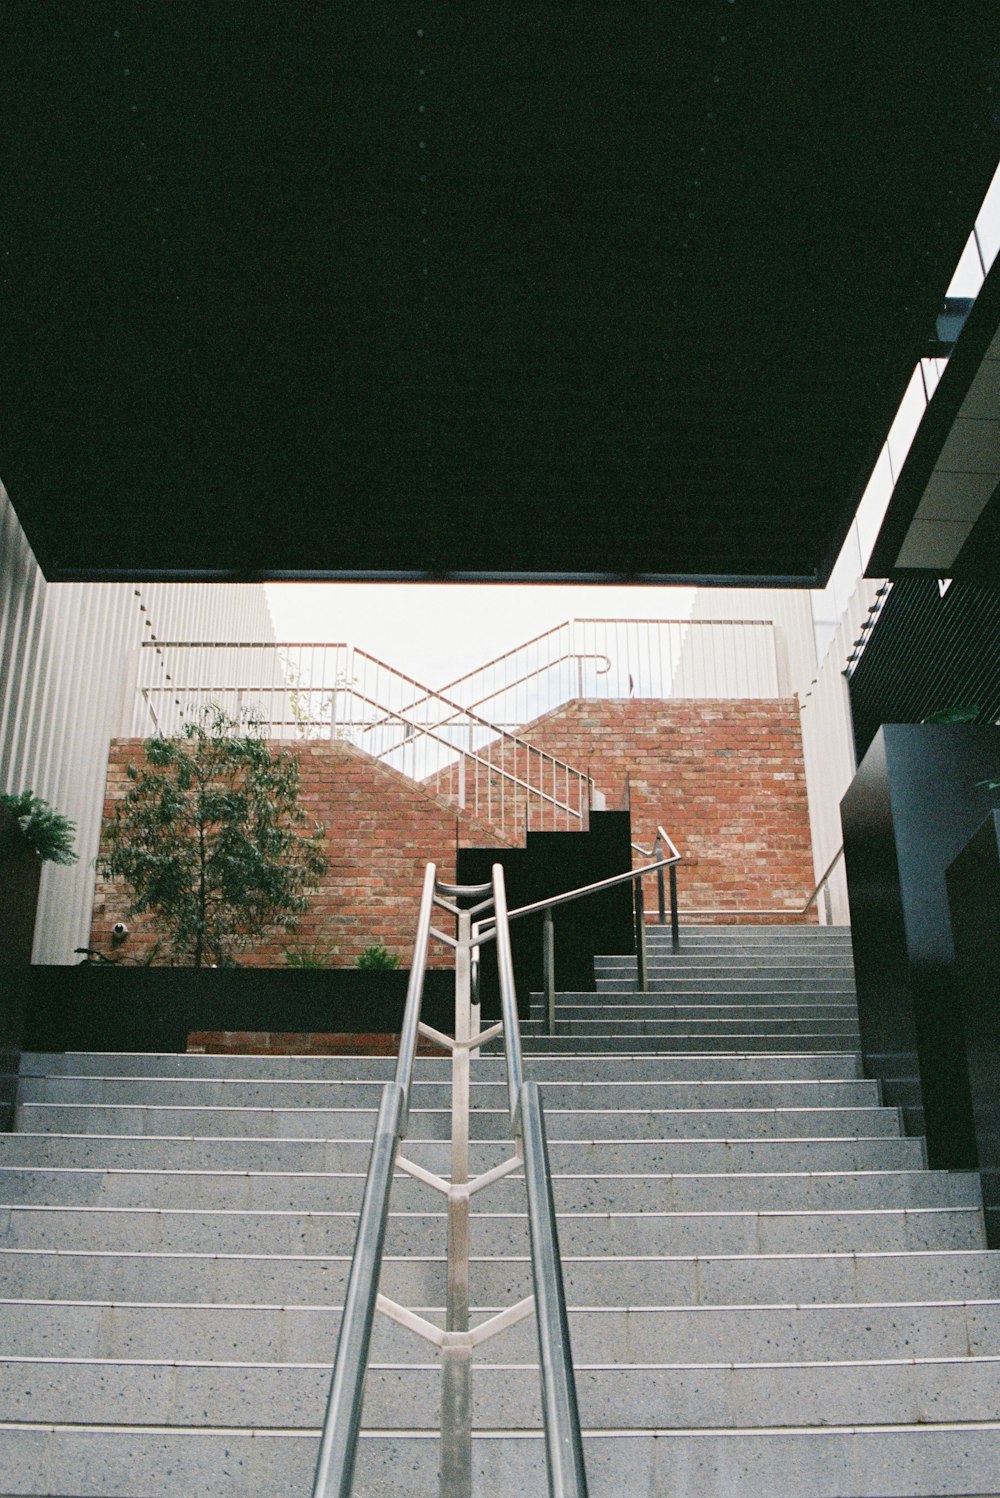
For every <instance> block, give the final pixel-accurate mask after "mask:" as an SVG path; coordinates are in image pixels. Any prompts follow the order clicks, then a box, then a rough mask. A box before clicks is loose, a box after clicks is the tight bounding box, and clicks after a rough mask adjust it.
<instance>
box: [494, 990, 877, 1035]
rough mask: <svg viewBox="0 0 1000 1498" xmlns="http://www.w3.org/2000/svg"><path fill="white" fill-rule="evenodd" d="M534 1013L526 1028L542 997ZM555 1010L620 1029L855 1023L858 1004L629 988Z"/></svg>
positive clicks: (539, 1010)
mask: <svg viewBox="0 0 1000 1498" xmlns="http://www.w3.org/2000/svg"><path fill="white" fill-rule="evenodd" d="M531 1013H532V1019H531V1020H530V1021H526V1020H522V1021H521V1025H522V1029H524V1028H527V1027H530V1026H531V1025H533V1024H537V1023H538V1021H539V1019H540V1018H541V1017H542V1016H543V1015H544V1013H545V1008H544V1004H543V1002H542V998H541V995H538V996H537V997H536V996H535V995H532V1010H531ZM556 1013H557V1015H558V1018H559V1020H560V1022H563V1021H566V1020H577V1019H585V1020H592V1021H596V1022H597V1023H599V1024H603V1025H604V1027H605V1029H608V1030H614V1029H617V1027H618V1025H619V1023H620V1022H621V1021H622V1020H642V1021H643V1022H644V1023H648V1022H650V1021H656V1020H671V1021H674V1020H689V1021H693V1022H695V1023H697V1022H698V1021H702V1020H713V1021H715V1020H731V1021H743V1020H748V1021H751V1022H753V1023H761V1022H762V1021H766V1020H772V1019H774V1020H794V1021H795V1023H796V1024H798V1025H801V1024H811V1022H812V1021H813V1020H839V1021H841V1022H846V1023H848V1024H851V1025H853V1024H855V1023H856V1021H857V1004H856V1003H855V1002H854V1000H853V999H852V1000H851V1001H850V1002H849V1003H845V1002H843V1001H841V1000H838V999H836V998H834V999H832V1000H827V999H825V998H823V999H821V998H817V999H816V1002H815V1003H812V1002H810V1003H800V1002H799V1001H797V1000H796V1001H795V1002H792V1003H788V1002H786V1001H785V1000H784V999H781V998H778V999H775V1000H774V1001H773V1002H770V1001H768V1002H759V1001H757V1000H756V999H755V1000H753V1001H752V1002H751V1001H747V1002H743V1001H742V1000H736V1001H733V1000H730V999H729V998H728V997H727V996H724V995H720V996H719V997H718V998H716V997H715V996H714V995H713V996H711V997H709V996H707V995H706V996H705V997H704V998H698V999H696V1000H695V1001H694V1002H690V1000H689V998H685V997H684V996H680V997H678V998H677V999H674V998H673V997H671V996H670V995H667V994H664V993H662V992H661V993H653V992H650V993H649V994H646V995H639V996H638V997H637V996H636V995H635V994H632V993H628V992H616V993H614V994H611V993H607V994H580V995H579V996H577V995H575V994H574V995H572V996H571V1002H568V1003H567V1002H566V1001H565V1000H564V999H563V998H562V997H561V996H560V999H559V1003H558V1005H557V1008H556ZM692 1033H696V1032H695V1031H692Z"/></svg>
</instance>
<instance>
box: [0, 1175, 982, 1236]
mask: <svg viewBox="0 0 1000 1498" xmlns="http://www.w3.org/2000/svg"><path fill="white" fill-rule="evenodd" d="M553 1184H554V1191H555V1197H556V1204H557V1206H558V1208H559V1210H560V1211H564V1212H586V1211H592V1212H602V1213H615V1212H620V1211H626V1212H642V1211H653V1212H656V1211H661V1212H663V1211H679V1212H707V1213H712V1212H715V1213H718V1212H722V1213H725V1212H739V1211H749V1212H751V1213H753V1214H756V1213H757V1212H765V1213H767V1212H788V1211H793V1212H809V1211H826V1212H837V1211H855V1210H858V1211H862V1210H877V1209H880V1208H885V1207H891V1206H895V1207H899V1208H901V1209H907V1208H920V1207H942V1208H943V1207H956V1208H962V1207H973V1208H975V1209H976V1210H979V1203H980V1191H979V1177H978V1175H974V1174H971V1173H969V1174H956V1175H952V1174H949V1173H947V1172H944V1171H939V1172H930V1171H924V1170H921V1169H919V1168H910V1169H904V1170H899V1171H891V1170H884V1171H878V1172H865V1173H860V1174H855V1173H853V1172H849V1173H843V1172H835V1171H834V1172H820V1173H816V1174H814V1173H776V1174H759V1173H750V1172H747V1173H742V1174H728V1173H726V1172H725V1171H718V1172H716V1173H713V1174H709V1175H700V1174H697V1173H688V1174H677V1175H657V1174H655V1173H652V1172H650V1173H648V1174H632V1175H614V1174H611V1175H602V1176H578V1177H575V1178H574V1177H569V1176H565V1175H564V1176H558V1175H557V1176H556V1178H555V1180H554V1183H553ZM363 1191H364V1175H363V1173H361V1172H356V1173H355V1174H352V1175H347V1174H343V1175H341V1174H332V1175H320V1174H314V1175H308V1174H306V1175H298V1176H285V1175H281V1174H274V1175H265V1174H256V1173H254V1172H251V1171H233V1172H231V1173H226V1174H213V1173H211V1172H207V1171H205V1172H202V1171H191V1172H189V1171H183V1170H177V1171H170V1172H160V1171H155V1170H150V1171H144V1170H126V1171H118V1170H101V1169H92V1170H87V1169H83V1170H72V1169H61V1170H55V1171H51V1170H45V1169H41V1170H33V1169H22V1170H18V1169H12V1170H6V1171H2V1172H0V1199H2V1200H3V1201H4V1202H9V1203H15V1204H16V1203H24V1204H27V1205H29V1206H30V1207H31V1210H33V1211H35V1212H37V1213H41V1212H44V1211H45V1210H46V1209H47V1207H50V1206H54V1207H56V1208H57V1209H59V1208H60V1207H61V1206H65V1208H66V1209H67V1210H69V1209H73V1208H76V1207H80V1206H89V1207H94V1206H99V1207H102V1208H113V1209H119V1210H128V1209H131V1208H135V1207H139V1208H146V1209H162V1210H164V1211H166V1210H178V1211H179V1210H185V1211H231V1212H285V1211H288V1210H296V1211H301V1212H315V1213H322V1212H325V1211H341V1212H344V1211H346V1212H352V1213H353V1212H356V1211H357V1210H358V1208H359V1206H360V1203H361V1198H362V1194H363ZM482 1200H483V1202H484V1204H485V1203H487V1202H488V1205H489V1207H490V1209H491V1210H493V1211H497V1212H523V1211H524V1201H525V1197H524V1181H523V1179H521V1178H519V1177H517V1176H511V1177H508V1178H507V1179H506V1180H502V1181H497V1182H496V1183H495V1184H494V1185H492V1186H491V1187H490V1188H489V1196H488V1198H486V1197H484V1198H482ZM31 1204H37V1205H33V1206H32V1205H31ZM427 1204H428V1193H427V1188H426V1186H423V1185H421V1184H420V1183H419V1182H416V1181H414V1180H411V1179H410V1178H408V1177H405V1176H402V1175H398V1176H397V1177H396V1179H395V1181H394V1182H393V1188H392V1205H393V1209H394V1210H395V1211H407V1210H411V1211H426V1209H427ZM11 1210H12V1211H16V1210H17V1209H16V1206H15V1207H13V1208H12V1209H11ZM5 1220H6V1219H5V1218H4V1216H3V1214H2V1209H0V1221H5ZM820 1246H821V1247H822V1245H820Z"/></svg>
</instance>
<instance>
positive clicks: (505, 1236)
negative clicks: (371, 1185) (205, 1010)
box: [0, 1187, 982, 1257]
mask: <svg viewBox="0 0 1000 1498" xmlns="http://www.w3.org/2000/svg"><path fill="white" fill-rule="evenodd" d="M521 1189H522V1206H523V1187H522V1188H521ZM562 1194H563V1193H562V1192H560V1195H562ZM356 1230H357V1215H356V1213H355V1212H353V1211H343V1212H340V1213H334V1212H330V1211H327V1212H318V1213H295V1212H287V1211H285V1212H273V1213H256V1214H255V1213H245V1212H232V1213H225V1212H204V1213H199V1212H191V1211H188V1212H170V1211H163V1210H155V1211H154V1210H146V1211H141V1210H132V1211H129V1210H127V1209H122V1210H120V1211H117V1212H115V1211H101V1210H95V1209H90V1208H87V1209H84V1210H82V1211H81V1210H75V1209H70V1208H66V1209H62V1210H60V1209H53V1208H48V1209H45V1210H33V1209H31V1208H12V1207H7V1208H4V1209H3V1211H2V1212H0V1248H2V1249H59V1250H70V1249H75V1250H79V1251H83V1250H98V1251H103V1252H108V1253H110V1252H113V1251H114V1250H116V1249H120V1248H121V1246H122V1245H123V1244H127V1245H128V1246H129V1249H130V1250H131V1251H132V1252H145V1253H176V1254H182V1253H196V1254H212V1253H218V1254H240V1253H263V1254H273V1255H280V1254H333V1255H337V1254H350V1253H351V1252H352V1251H353V1248H354V1239H355V1233H356ZM444 1232H445V1216H444V1213H443V1212H439V1213H437V1214H436V1215H431V1214H429V1213H411V1214H408V1213H405V1212H401V1211H394V1212H392V1213H391V1214H390V1218H389V1227H388V1233H387V1237H386V1253H387V1254H390V1255H402V1254H410V1253H414V1254H432V1253H435V1252H438V1251H439V1250H440V1246H441V1244H442V1242H443V1241H444ZM471 1237H472V1245H473V1249H474V1250H478V1251H479V1252H482V1253H487V1252H488V1253H490V1254H517V1255H524V1254H527V1252H528V1228H527V1222H526V1220H525V1218H524V1217H523V1215H517V1216H515V1215H507V1216H504V1215H490V1216H484V1215H480V1214H478V1213H474V1214H473V1216H472V1227H471ZM559 1242H560V1246H561V1249H562V1252H563V1253H564V1254H569V1255H573V1254H579V1255H591V1256H593V1255H602V1254H610V1255H618V1256H623V1257H628V1256H629V1255H634V1256H642V1255H676V1254H700V1255H702V1256H704V1255H709V1254H768V1253H770V1254H777V1253H780V1254H784V1253H810V1252H812V1253H824V1252H826V1253H833V1252H838V1253H840V1252H859V1253H860V1252H868V1253H875V1252H896V1251H900V1250H904V1249H908V1250H913V1249H943V1248H949V1249H951V1248H969V1249H975V1248H978V1247H979V1246H980V1244H981V1242H982V1217H981V1213H980V1210H979V1208H978V1207H964V1208H957V1207H956V1208H936V1209H935V1208H930V1209H915V1210H914V1209H911V1210H909V1211H895V1212H894V1211H886V1210H882V1211H876V1212H854V1213H842V1212H800V1213H795V1212H789V1213H785V1214H783V1215H776V1214H773V1213H772V1214H767V1213H764V1214H761V1213H758V1212H745V1213H739V1212H719V1213H715V1214H713V1213H710V1212H697V1213H687V1214H685V1213H654V1212H652V1211H650V1212H648V1213H639V1214H625V1213H619V1214H618V1215H616V1216H606V1215H604V1214H600V1215H593V1216H578V1215H573V1214H570V1213H563V1214H561V1215H560V1219H559Z"/></svg>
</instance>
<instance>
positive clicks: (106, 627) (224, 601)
mask: <svg viewBox="0 0 1000 1498" xmlns="http://www.w3.org/2000/svg"><path fill="white" fill-rule="evenodd" d="M273 638H274V634H273V630H272V626H271V617H270V613H269V611H268V606H267V599H266V596H265V593H264V589H263V587H261V586H260V585H258V584H247V585H242V584H236V583H148V584H144V585H142V586H135V585H133V584H131V583H47V582H46V581H45V579H44V578H43V576H42V574H41V572H40V570H39V568H38V565H37V563H36V561H35V558H34V556H33V554H32V551H31V548H30V546H29V545H28V542H27V539H26V537H25V535H24V532H23V531H22V529H21V526H20V524H19V523H18V520H17V517H16V515H15V514H14V510H13V508H12V506H11V504H10V501H9V499H8V498H7V495H6V494H5V493H4V491H3V489H2V487H0V790H3V791H21V790H31V791H33V792H34V793H35V795H36V796H42V797H44V799H45V800H46V801H49V802H51V804H52V805H53V806H54V807H56V809H57V810H59V811H61V812H63V813H64V814H65V815H66V816H68V817H70V818H71V819H72V820H73V821H74V822H75V823H76V824H77V843H76V846H77V852H78V854H79V862H78V863H77V864H76V865H74V866H73V867H71V868H59V867H57V866H55V865H53V864H46V865H45V868H44V871H43V875H42V888H41V896H40V902H39V912H38V921H37V925H36V928H35V949H34V961H35V962H54V963H64V962H74V961H76V958H75V957H74V956H73V949H74V948H75V947H78V946H83V945H85V943H86V941H87V938H88V934H89V931H90V912H91V905H92V903H93V890H94V878H95V874H94V859H95V858H96V856H97V845H98V839H99V836H100V822H101V810H102V807H103V801H104V781H105V773H106V768H107V757H108V745H109V742H110V740H111V738H112V737H113V736H115V735H116V734H117V733H118V732H119V727H120V724H121V721H122V715H123V710H124V707H125V702H126V694H128V701H129V703H130V702H131V693H132V691H133V689H134V657H135V654H136V653H137V652H138V649H139V645H140V643H141V642H142V641H144V640H147V641H148V640H153V639H158V640H162V639H169V640H190V639H227V640H260V641H270V640H273Z"/></svg>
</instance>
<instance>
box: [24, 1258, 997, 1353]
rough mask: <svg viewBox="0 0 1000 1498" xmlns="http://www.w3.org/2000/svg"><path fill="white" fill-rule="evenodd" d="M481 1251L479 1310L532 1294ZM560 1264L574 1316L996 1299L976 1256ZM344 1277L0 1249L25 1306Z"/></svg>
mask: <svg viewBox="0 0 1000 1498" xmlns="http://www.w3.org/2000/svg"><path fill="white" fill-rule="evenodd" d="M979 1241H980V1242H981V1239H980V1240H979ZM444 1246H445V1235H444V1233H443V1232H442V1233H441V1234H440V1236H439V1241H438V1247H437V1253H436V1255H434V1256H421V1255H419V1254H417V1253H415V1252H410V1253H408V1254H406V1255H404V1256H402V1257H397V1256H394V1255H388V1256H387V1257H386V1258H385V1259H384V1261H383V1267H382V1277H381V1288H382V1290H383V1293H385V1294H386V1295H390V1296H392V1297H393V1298H394V1299H396V1300H399V1301H401V1302H402V1303H404V1304H407V1305H411V1304H427V1303H441V1302H443V1300H444V1296H445V1292H446V1280H447V1274H446V1270H447V1266H446V1261H445V1257H444ZM479 1246H480V1248H481V1249H482V1250H483V1256H482V1257H480V1256H479V1255H478V1254H476V1253H474V1254H473V1258H472V1261H471V1269H470V1278H471V1287H472V1295H473V1297H474V1300H475V1301H476V1303H477V1304H478V1303H481V1304H486V1305H502V1304H503V1303H504V1302H505V1301H508V1300H510V1301H514V1300H518V1299H520V1298H522V1297H523V1296H525V1295H528V1294H530V1292H531V1265H530V1260H529V1258H528V1256H527V1254H526V1253H525V1254H524V1255H523V1256H521V1257H518V1256H517V1255H514V1254H510V1253H506V1254H504V1253H499V1254H497V1255H494V1256H493V1257H490V1256H489V1251H490V1249H491V1248H492V1247H493V1245H491V1244H489V1243H488V1242H481V1243H480V1245H479ZM562 1262H563V1276H564V1280H565V1285H566V1295H567V1298H568V1300H569V1301H570V1302H571V1303H572V1304H573V1305H575V1306H577V1307H581V1306H598V1307H600V1306H616V1305H627V1306H628V1307H629V1308H630V1309H634V1308H636V1307H643V1306H665V1305H669V1306H672V1307H678V1306H707V1307H720V1306H727V1307H728V1306H748V1305H749V1306H757V1305H789V1304H793V1305H801V1306H806V1305H815V1304H831V1305H832V1304H838V1305H840V1304H845V1303H848V1302H851V1303H854V1302H857V1303H880V1302H885V1301H907V1302H918V1301H934V1300H941V1299H946V1298H947V1299H955V1298H960V1299H963V1300H980V1301H981V1300H987V1299H993V1298H996V1297H998V1296H1000V1269H998V1266H997V1263H996V1261H995V1260H994V1258H993V1256H992V1255H990V1254H989V1253H988V1252H986V1251H985V1250H983V1249H981V1248H980V1249H979V1250H978V1251H976V1250H972V1251H966V1250H962V1249H958V1248H955V1249H951V1250H945V1251H937V1252H923V1253H920V1252H912V1251H907V1252H898V1253H875V1254H866V1253H846V1254H831V1253H823V1254H752V1255H722V1254H716V1255H711V1254H702V1255H697V1256H695V1255H686V1256H684V1255H676V1256H673V1257H666V1256H655V1257H654V1256H649V1257H645V1258H637V1257H633V1256H631V1255H629V1256H626V1257H621V1258H615V1257H610V1256H608V1257H594V1256H593V1255H589V1256H578V1255H576V1254H573V1253H570V1252H568V1251H567V1249H566V1248H563V1253H562ZM349 1270H350V1255H349V1254H343V1255H339V1256H332V1255H302V1254H285V1255H279V1256H272V1255H267V1254H251V1253H244V1254H218V1253H207V1254H191V1253H180V1254H169V1253H156V1252H148V1251H145V1252H123V1251H103V1252H79V1251H75V1250H60V1251H51V1250H44V1249H7V1250H3V1251H2V1252H0V1271H2V1274H0V1284H2V1285H3V1287H4V1292H5V1295H6V1296H8V1297H17V1298H20V1299H24V1300H51V1301H65V1300H101V1301H137V1300H145V1301H183V1302H185V1303H188V1304H197V1305H218V1304H220V1303H223V1302H231V1301H239V1302H241V1303H244V1304H247V1305H257V1304H280V1305H287V1306H303V1305H305V1306H309V1305H339V1304H340V1303H341V1302H342V1300H343V1297H344V1293H345V1290H346V1285H347V1276H348V1273H349ZM997 1350H998V1351H1000V1349H997Z"/></svg>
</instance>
